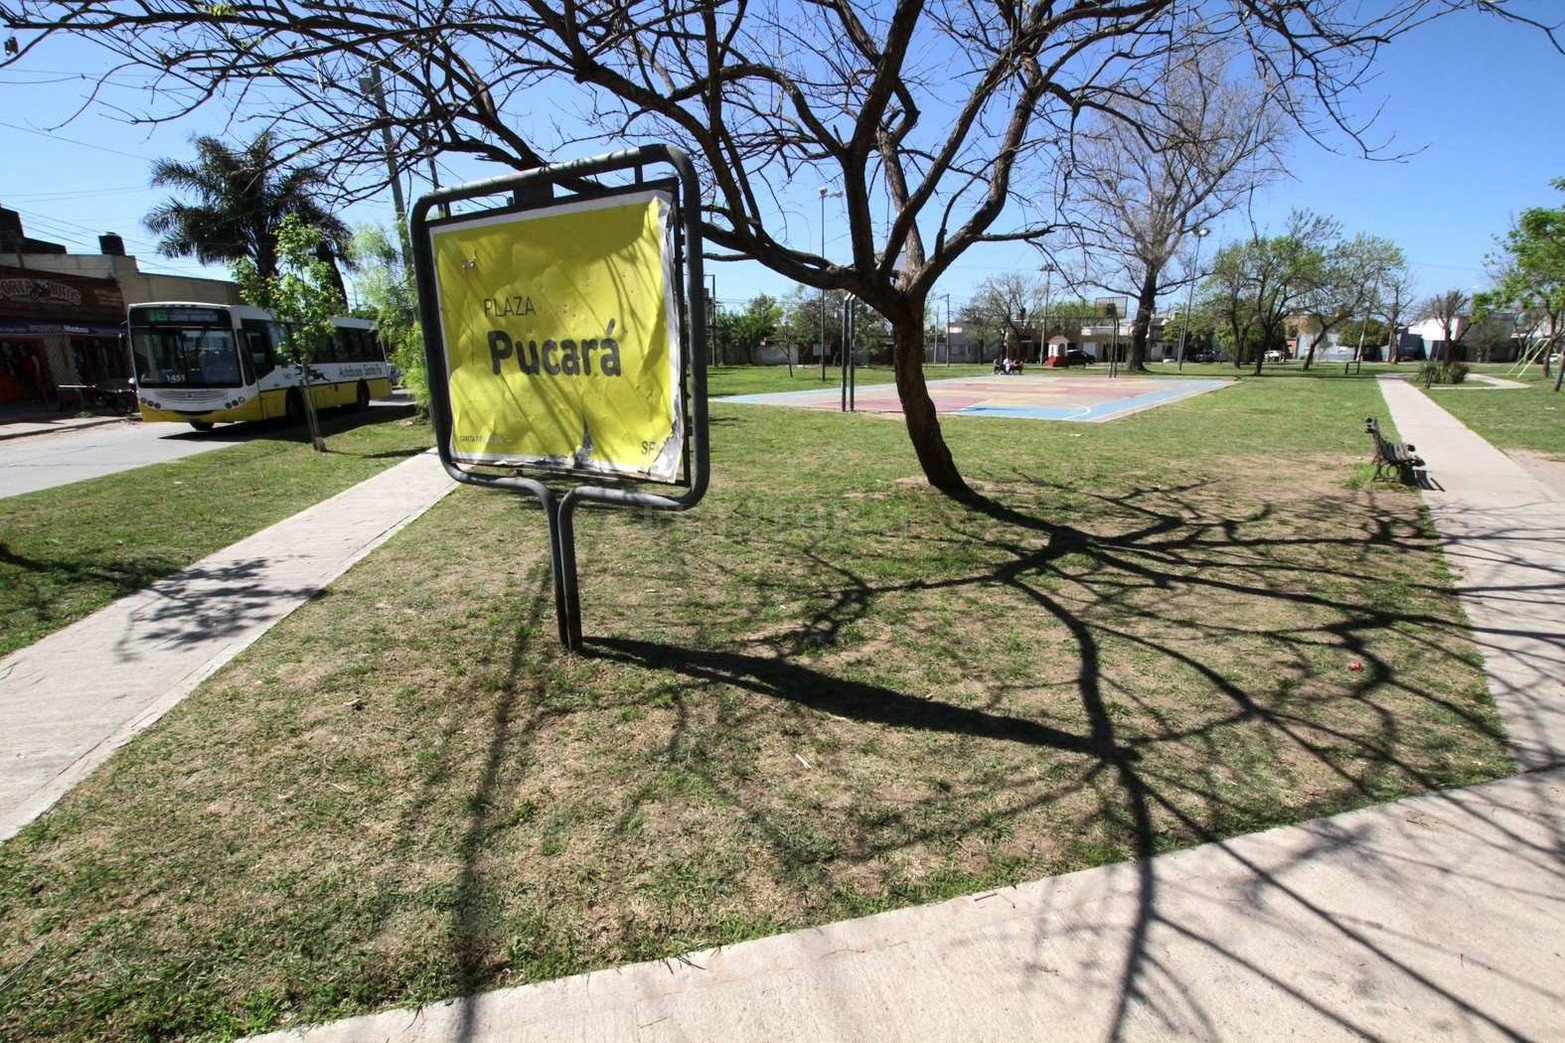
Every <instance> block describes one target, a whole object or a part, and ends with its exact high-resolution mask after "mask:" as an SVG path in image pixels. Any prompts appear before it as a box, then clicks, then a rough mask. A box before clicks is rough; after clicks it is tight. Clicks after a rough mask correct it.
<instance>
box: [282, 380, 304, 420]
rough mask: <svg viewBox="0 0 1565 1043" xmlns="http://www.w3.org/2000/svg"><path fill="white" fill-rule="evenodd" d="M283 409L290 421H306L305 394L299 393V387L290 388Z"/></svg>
mask: <svg viewBox="0 0 1565 1043" xmlns="http://www.w3.org/2000/svg"><path fill="white" fill-rule="evenodd" d="M283 410H284V412H285V413H286V415H287V417H288V423H290V424H302V423H304V396H303V395H301V394H299V389H298V388H290V389H289V390H288V397H287V398H286V399H284V400H283Z"/></svg>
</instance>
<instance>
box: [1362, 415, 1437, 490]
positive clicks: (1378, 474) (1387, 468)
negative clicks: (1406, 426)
mask: <svg viewBox="0 0 1565 1043" xmlns="http://www.w3.org/2000/svg"><path fill="white" fill-rule="evenodd" d="M1364 430H1365V431H1366V432H1368V433H1369V435H1370V437H1372V438H1374V440H1375V480H1376V481H1379V480H1380V479H1382V478H1389V477H1390V476H1391V474H1393V473H1395V474H1396V476H1397V477H1399V478H1401V479H1402V481H1404V482H1406V483H1408V484H1409V485H1411V484H1413V483H1414V481H1415V479H1414V475H1413V470H1414V468H1418V467H1423V466H1424V461H1423V458H1422V457H1420V456H1419V455H1418V453H1417V452H1416V451H1415V450H1414V448H1413V447H1412V446H1410V445H1408V444H1407V443H1406V442H1388V441H1386V440H1385V438H1384V437H1383V436H1382V435H1381V433H1380V422H1379V421H1377V420H1376V419H1375V418H1374V417H1368V418H1366V419H1365V421H1364Z"/></svg>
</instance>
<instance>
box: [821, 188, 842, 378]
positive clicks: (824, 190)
mask: <svg viewBox="0 0 1565 1043" xmlns="http://www.w3.org/2000/svg"><path fill="white" fill-rule="evenodd" d="M828 197H829V198H832V199H840V198H842V190H841V189H838V190H837V191H835V192H833V191H831V190H830V189H829V188H827V187H826V186H825V185H822V186H821V263H822V264H824V263H825V262H826V200H827V198H828ZM825 379H826V287H824V286H822V287H821V380H822V381H824V380H825Z"/></svg>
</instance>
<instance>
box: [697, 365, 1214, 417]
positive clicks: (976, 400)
mask: <svg viewBox="0 0 1565 1043" xmlns="http://www.w3.org/2000/svg"><path fill="white" fill-rule="evenodd" d="M1231 383H1233V381H1231V380H1194V379H1190V380H1186V379H1169V378H1162V379H1159V378H1155V377H1061V376H1054V375H1050V374H1043V373H1040V374H1031V373H1022V374H1014V375H1011V376H992V377H958V378H955V379H953V380H932V381H930V382H929V394H930V397H931V398H933V399H934V400H935V409H936V410H937V411H938V412H940V413H942V414H950V415H954V416H999V417H1011V418H1015V419H1021V420H1076V421H1081V422H1083V423H1089V424H1092V423H1100V422H1102V421H1104V420H1116V419H1118V418H1119V417H1122V416H1128V415H1130V414H1131V413H1137V412H1140V411H1141V410H1143V409H1152V408H1154V407H1155V406H1162V405H1167V404H1168V403H1170V402H1178V401H1179V400H1180V399H1184V398H1190V397H1191V396H1193V395H1203V394H1205V393H1206V392H1208V391H1216V390H1217V389H1218V388H1220V387H1226V386H1227V385H1229V384H1231ZM718 401H720V402H737V403H740V404H743V405H756V406H794V407H796V408H800V409H840V408H841V407H842V389H841V387H840V386H838V385H835V384H833V385H830V386H827V387H823V388H820V389H819V390H814V391H777V392H772V393H769V394H764V395H733V396H730V397H728V398H722V399H718ZM855 406H856V408H857V409H858V411H859V412H860V413H900V412H901V411H902V404H901V403H900V402H898V401H897V389H896V387H895V385H892V384H875V385H872V386H869V387H860V388H859V389H858V394H857V396H855Z"/></svg>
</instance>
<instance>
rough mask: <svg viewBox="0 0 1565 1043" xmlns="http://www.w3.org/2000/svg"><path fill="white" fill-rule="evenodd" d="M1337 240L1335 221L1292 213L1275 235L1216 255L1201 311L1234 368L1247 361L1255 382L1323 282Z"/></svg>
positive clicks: (1233, 245)
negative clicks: (1210, 321)
mask: <svg viewBox="0 0 1565 1043" xmlns="http://www.w3.org/2000/svg"><path fill="white" fill-rule="evenodd" d="M1337 236H1338V225H1337V223H1336V222H1335V221H1333V220H1331V219H1330V218H1326V217H1322V216H1320V215H1319V214H1312V213H1309V212H1308V211H1304V210H1295V211H1294V212H1293V213H1292V214H1290V215H1289V217H1288V224H1287V227H1286V228H1284V230H1283V231H1282V233H1281V234H1280V235H1273V236H1265V235H1259V234H1257V235H1254V236H1251V237H1250V238H1249V239H1246V240H1242V241H1240V242H1237V243H1229V244H1228V245H1226V246H1224V247H1223V248H1222V249H1220V250H1218V251H1217V256H1216V257H1215V258H1214V259H1213V261H1212V269H1211V274H1210V275H1208V276H1207V279H1206V283H1205V291H1204V293H1203V296H1202V306H1203V309H1204V310H1205V311H1207V312H1208V313H1210V314H1212V315H1214V316H1215V317H1216V318H1217V324H1218V333H1219V336H1220V337H1221V338H1222V340H1223V343H1224V346H1225V347H1227V348H1228V350H1229V351H1230V352H1231V353H1232V354H1233V363H1234V368H1236V369H1237V368H1239V367H1241V366H1243V365H1244V364H1245V363H1246V362H1248V361H1251V360H1252V359H1253V361H1254V362H1255V374H1256V376H1260V374H1261V367H1262V363H1263V361H1264V359H1265V357H1266V352H1267V351H1268V350H1270V349H1272V348H1281V347H1282V345H1283V344H1284V343H1285V336H1284V334H1285V331H1286V329H1287V324H1288V320H1289V318H1290V317H1291V316H1292V315H1293V314H1294V312H1295V311H1297V310H1298V309H1299V308H1300V307H1301V306H1302V304H1303V302H1304V301H1305V300H1306V298H1307V297H1308V295H1309V294H1310V293H1312V292H1314V291H1315V289H1316V287H1318V286H1319V285H1320V284H1321V282H1322V280H1323V279H1324V277H1325V276H1324V272H1325V270H1326V266H1327V254H1328V251H1329V249H1330V248H1331V246H1332V244H1333V242H1334V241H1335V240H1336V239H1337Z"/></svg>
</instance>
